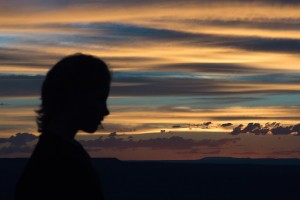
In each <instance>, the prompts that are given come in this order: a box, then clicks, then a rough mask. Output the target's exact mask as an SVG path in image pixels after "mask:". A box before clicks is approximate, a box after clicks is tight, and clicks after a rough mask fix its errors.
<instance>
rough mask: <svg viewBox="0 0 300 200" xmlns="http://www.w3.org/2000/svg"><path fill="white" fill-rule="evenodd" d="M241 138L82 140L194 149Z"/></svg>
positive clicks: (112, 145)
mask: <svg viewBox="0 0 300 200" xmlns="http://www.w3.org/2000/svg"><path fill="white" fill-rule="evenodd" d="M239 140H240V139H239V138H232V139H228V138H224V139H219V140H212V139H204V140H193V139H184V138H182V137H179V136H172V137H170V138H152V139H144V140H138V141H134V140H125V139H123V138H117V137H108V138H106V139H103V138H102V137H100V138H98V139H95V140H88V141H80V142H81V143H82V144H83V146H84V147H85V148H87V149H89V148H113V149H135V148H151V149H169V150H178V149H192V148H195V147H199V146H204V147H220V146H222V145H226V144H232V143H235V142H237V141H239Z"/></svg>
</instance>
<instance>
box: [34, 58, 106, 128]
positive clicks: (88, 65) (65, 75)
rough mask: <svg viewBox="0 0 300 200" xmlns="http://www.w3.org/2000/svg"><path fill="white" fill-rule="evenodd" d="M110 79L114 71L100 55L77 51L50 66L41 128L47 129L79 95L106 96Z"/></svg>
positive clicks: (39, 126)
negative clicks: (95, 55)
mask: <svg viewBox="0 0 300 200" xmlns="http://www.w3.org/2000/svg"><path fill="white" fill-rule="evenodd" d="M110 81H111V74H110V71H109V69H108V67H107V65H106V64H105V63H104V62H103V61H102V60H100V59H99V58H96V57H94V56H91V55H85V54H81V53H77V54H74V55H70V56H67V57H65V58H63V59H62V60H60V61H59V62H58V63H56V64H55V65H54V66H53V67H52V69H50V70H49V72H48V73H47V75H46V78H45V80H44V82H43V85H42V91H41V105H40V108H39V109H38V110H37V111H36V113H37V114H38V116H37V118H36V121H37V125H38V131H39V132H40V133H44V132H45V131H46V128H47V125H48V123H49V121H51V120H52V119H53V118H55V117H56V116H57V115H59V113H61V112H62V111H63V110H65V109H66V107H67V105H68V104H69V103H71V102H72V101H73V100H74V99H76V98H74V97H76V96H78V95H85V94H100V95H101V96H103V98H104V99H106V98H107V95H108V93H109V87H110Z"/></svg>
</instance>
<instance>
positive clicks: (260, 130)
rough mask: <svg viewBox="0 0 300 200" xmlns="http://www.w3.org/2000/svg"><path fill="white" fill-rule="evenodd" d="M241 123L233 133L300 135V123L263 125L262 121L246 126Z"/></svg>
mask: <svg viewBox="0 0 300 200" xmlns="http://www.w3.org/2000/svg"><path fill="white" fill-rule="evenodd" d="M243 127H244V125H243V124H240V125H238V126H237V127H235V128H234V129H233V131H232V132H231V134H232V135H239V134H246V133H248V134H254V135H266V134H272V135H300V124H295V125H281V124H280V123H277V122H273V123H266V124H265V125H261V124H260V123H249V124H248V125H247V126H246V127H245V128H243Z"/></svg>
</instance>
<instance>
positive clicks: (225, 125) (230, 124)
mask: <svg viewBox="0 0 300 200" xmlns="http://www.w3.org/2000/svg"><path fill="white" fill-rule="evenodd" d="M232 125H233V124H232V123H225V124H221V127H230V126H232Z"/></svg>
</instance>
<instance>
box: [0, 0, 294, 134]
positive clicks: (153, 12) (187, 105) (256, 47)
mask: <svg viewBox="0 0 300 200" xmlns="http://www.w3.org/2000/svg"><path fill="white" fill-rule="evenodd" d="M19 4H20V2H19V1H17V0H11V1H1V2H0V12H1V16H0V27H1V29H0V103H1V104H0V111H1V112H0V135H3V136H6V137H7V136H9V134H13V133H15V132H23V131H26V132H32V133H36V132H35V131H34V130H35V125H34V115H35V113H34V109H36V108H37V107H38V105H39V100H38V98H39V90H40V87H41V83H42V81H43V78H44V75H45V73H46V72H47V70H48V69H49V68H51V66H53V64H54V63H55V62H57V61H58V60H59V59H61V58H62V57H64V56H66V55H69V54H73V53H76V52H83V53H88V54H94V55H96V56H99V57H100V58H102V59H103V60H105V61H106V62H107V63H108V64H109V66H110V68H111V69H112V71H113V84H112V91H111V96H110V99H109V106H110V110H111V116H109V117H108V118H107V119H106V120H105V123H106V127H108V128H107V129H108V130H114V129H132V128H133V129H139V130H141V131H145V132H151V131H154V130H155V131H159V130H160V129H166V128H169V127H172V125H174V124H193V123H194V124H197V123H202V122H204V121H213V122H214V123H217V124H222V123H233V124H234V125H235V126H238V125H239V124H244V127H247V126H248V125H247V124H249V123H261V124H265V123H267V122H272V121H278V122H280V123H283V124H287V125H288V124H297V123H298V122H299V119H300V116H299V108H300V107H299V106H300V103H299V97H300V84H299V83H300V81H299V78H300V66H299V64H300V57H299V52H300V34H299V33H300V28H299V25H300V12H299V9H300V3H299V2H298V1H293V0H290V1H282V0H275V1H273V0H272V1H271V0H262V1H259V0H247V1H237V0H222V1H221V0H220V1H208V0H207V1H206V0H204V1H196V0H186V1H178V0H175V1H172V2H171V1H160V0H154V1H137V0H123V1H120V0H110V1H108V0H101V1H94V0H88V1H86V0H85V1H83V0H76V1H66V0H54V1H48V0H46V1H45V0H44V1H42V0H24V1H22V7H20V6H19ZM108 130H107V131H108ZM231 130H232V129H231ZM231 130H228V132H230V131H231ZM241 130H242V129H241ZM218 131H220V130H218ZM223 131H224V130H223ZM257 140H258V139H257Z"/></svg>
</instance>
